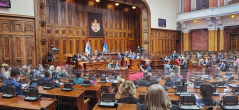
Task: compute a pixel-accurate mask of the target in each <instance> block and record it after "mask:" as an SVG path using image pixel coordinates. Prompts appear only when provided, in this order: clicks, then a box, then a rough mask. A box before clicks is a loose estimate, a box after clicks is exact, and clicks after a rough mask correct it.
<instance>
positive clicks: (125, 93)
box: [118, 80, 138, 104]
mask: <svg viewBox="0 0 239 110" xmlns="http://www.w3.org/2000/svg"><path fill="white" fill-rule="evenodd" d="M119 94H120V97H121V98H120V99H119V100H118V103H126V104H137V102H138V99H136V98H135V97H134V96H135V94H136V88H135V85H134V83H133V82H132V81H129V80H126V81H124V82H123V83H121V84H120V87H119Z"/></svg>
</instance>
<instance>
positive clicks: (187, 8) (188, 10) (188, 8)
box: [183, 0, 191, 12]
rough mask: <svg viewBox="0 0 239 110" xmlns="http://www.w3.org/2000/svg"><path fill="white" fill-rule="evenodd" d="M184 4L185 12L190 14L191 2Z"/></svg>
mask: <svg viewBox="0 0 239 110" xmlns="http://www.w3.org/2000/svg"><path fill="white" fill-rule="evenodd" d="M183 4H184V8H183V10H184V12H190V10H191V0H184V2H183Z"/></svg>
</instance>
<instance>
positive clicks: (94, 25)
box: [91, 19, 100, 32]
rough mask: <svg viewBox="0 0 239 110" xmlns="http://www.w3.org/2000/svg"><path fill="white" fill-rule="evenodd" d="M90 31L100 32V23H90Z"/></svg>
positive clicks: (95, 21)
mask: <svg viewBox="0 0 239 110" xmlns="http://www.w3.org/2000/svg"><path fill="white" fill-rule="evenodd" d="M91 29H92V31H94V32H98V31H100V22H98V23H97V20H96V19H95V20H94V22H91Z"/></svg>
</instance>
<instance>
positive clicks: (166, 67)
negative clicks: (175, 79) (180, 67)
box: [164, 60, 172, 76]
mask: <svg viewBox="0 0 239 110" xmlns="http://www.w3.org/2000/svg"><path fill="white" fill-rule="evenodd" d="M169 64H170V60H166V64H164V76H166V75H170V74H171V72H172V69H171V67H170V65H169Z"/></svg>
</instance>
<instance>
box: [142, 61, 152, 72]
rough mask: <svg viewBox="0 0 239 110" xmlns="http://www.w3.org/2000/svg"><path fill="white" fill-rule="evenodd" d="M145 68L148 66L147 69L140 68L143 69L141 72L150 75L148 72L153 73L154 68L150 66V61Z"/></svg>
mask: <svg viewBox="0 0 239 110" xmlns="http://www.w3.org/2000/svg"><path fill="white" fill-rule="evenodd" d="M145 66H146V69H143V67H142V66H140V69H141V71H142V72H143V73H144V74H146V73H148V72H152V68H151V66H150V62H149V61H147V62H146V63H145Z"/></svg>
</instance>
